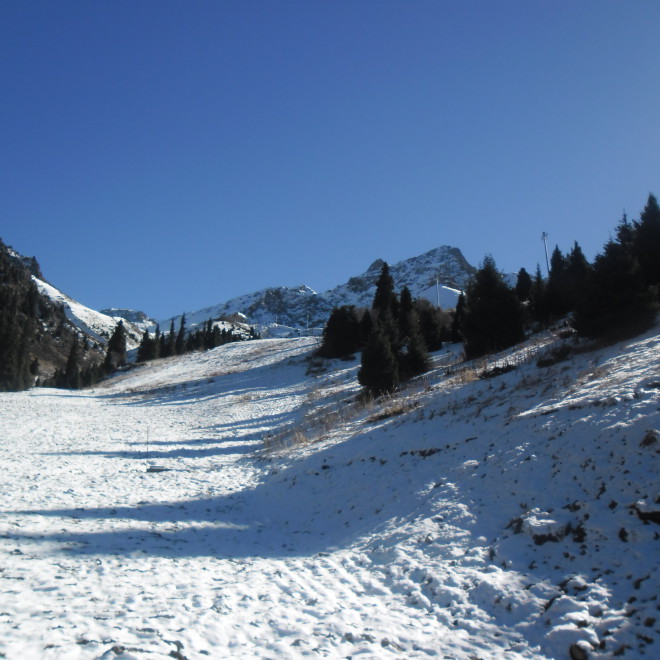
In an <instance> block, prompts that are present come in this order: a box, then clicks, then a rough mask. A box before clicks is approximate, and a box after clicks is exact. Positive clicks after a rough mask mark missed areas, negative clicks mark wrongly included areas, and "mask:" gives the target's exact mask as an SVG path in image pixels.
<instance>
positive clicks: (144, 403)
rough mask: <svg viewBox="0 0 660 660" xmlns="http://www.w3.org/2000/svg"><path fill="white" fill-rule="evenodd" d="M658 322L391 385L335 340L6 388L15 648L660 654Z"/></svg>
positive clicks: (549, 343) (166, 653)
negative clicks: (577, 349)
mask: <svg viewBox="0 0 660 660" xmlns="http://www.w3.org/2000/svg"><path fill="white" fill-rule="evenodd" d="M657 332H658V329H657V328H656V329H655V330H654V331H653V332H651V333H648V334H647V335H644V336H642V337H640V338H638V339H636V340H634V341H630V342H626V343H622V344H618V345H616V346H613V347H609V348H606V349H601V350H599V351H596V352H584V353H578V354H575V355H573V356H572V357H569V359H568V360H566V361H563V362H559V363H557V364H555V365H552V366H549V367H546V368H539V367H537V366H536V359H537V358H538V357H539V356H540V355H546V354H548V352H549V351H550V350H551V349H552V347H553V345H555V344H557V342H559V341H561V340H559V339H557V338H556V337H554V336H552V335H546V336H543V337H540V338H537V339H535V340H534V341H532V342H530V344H529V345H527V346H524V347H520V348H519V349H516V350H514V351H509V352H508V353H507V354H506V355H502V356H499V364H500V365H501V364H504V363H508V364H514V363H515V364H517V368H516V369H514V370H512V371H509V372H508V373H505V374H503V375H500V376H497V377H494V378H489V379H485V380H482V379H479V378H477V377H476V376H477V375H478V374H479V373H480V372H481V371H483V369H485V368H488V366H490V367H492V366H493V365H495V364H497V362H496V359H495V358H494V359H493V360H492V361H491V363H490V365H486V364H481V363H480V364H473V365H468V366H467V367H464V368H453V369H450V370H449V372H448V370H447V365H449V364H451V363H452V362H454V361H455V355H454V352H452V351H451V350H450V351H445V352H439V353H437V354H435V356H434V360H435V365H436V366H435V368H434V370H433V372H431V373H430V374H429V375H427V376H425V377H424V378H423V379H421V380H420V381H419V382H418V383H416V384H414V385H413V386H412V387H411V388H410V389H409V390H407V391H405V392H402V393H401V394H400V395H398V396H396V397H393V398H392V399H390V400H387V401H385V402H380V403H364V404H358V403H357V402H356V396H357V394H358V386H357V384H356V371H357V368H358V362H357V361H356V360H353V361H331V362H327V361H326V362H321V361H319V360H317V359H312V358H311V354H312V352H313V350H314V348H315V347H316V342H317V341H318V340H316V339H313V338H298V339H271V340H260V341H252V342H242V343H236V344H227V345H225V346H222V347H219V348H217V349H214V350H213V351H209V352H205V353H198V354H188V355H185V356H181V357H179V358H173V359H169V360H162V361H157V362H153V363H149V364H147V365H145V366H141V367H139V368H136V369H133V370H132V371H129V372H126V373H123V374H121V375H119V376H118V377H116V378H115V379H113V380H111V381H108V382H106V383H104V384H103V386H101V387H97V388H96V389H94V390H85V391H79V392H65V391H58V390H53V389H34V390H31V391H28V392H22V393H6V394H5V393H3V394H0V410H2V413H1V415H0V432H1V433H2V438H3V442H2V444H1V446H0V457H1V459H2V466H3V470H2V473H1V474H0V494H1V499H0V502H1V509H0V555H1V562H0V657H6V658H11V659H21V660H24V659H30V658H35V659H46V660H49V659H55V658H57V659H61V658H66V659H67V660H68V659H72V660H73V659H77V658H80V659H85V660H88V659H92V658H94V659H96V658H104V659H117V658H120V659H128V658H139V659H147V660H151V659H161V658H171V657H174V658H179V659H180V658H187V659H188V660H192V659H193V658H302V657H326V658H345V657H353V658H357V657H364V658H389V657H392V658H433V657H439V658H443V657H448V658H462V659H468V658H475V657H476V658H503V657H505V658H568V657H575V658H579V657H601V656H602V657H611V656H612V655H621V656H623V657H631V658H633V657H634V658H637V657H657V656H656V655H655V654H656V653H657V647H658V644H659V643H660V638H659V636H660V612H659V611H658V607H659V606H660V603H659V601H658V593H659V592H660V589H659V586H660V585H659V584H658V577H659V570H658V566H659V562H658V559H660V555H659V554H658V547H659V543H660V541H659V534H658V531H660V530H659V528H658V524H657V520H658V518H657V516H658V514H657V511H658V510H659V509H660V504H658V501H659V500H658V496H659V486H658V484H659V483H660V480H659V479H658V476H659V471H658V459H659V456H658V454H659V452H660V416H659V406H660V369H659V366H660V337H659V336H658V334H657ZM571 654H572V655H571ZM580 654H584V655H580Z"/></svg>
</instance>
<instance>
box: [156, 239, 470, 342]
mask: <svg viewBox="0 0 660 660" xmlns="http://www.w3.org/2000/svg"><path fill="white" fill-rule="evenodd" d="M382 265H383V262H382V260H380V259H378V260H376V261H375V262H374V263H373V264H371V266H370V267H369V268H368V269H367V271H366V272H365V273H363V274H362V275H359V276H356V277H351V278H350V279H349V280H348V282H346V283H345V284H342V285H340V286H337V287H335V288H334V289H330V290H329V291H326V292H324V293H317V292H316V291H314V290H313V289H311V288H309V287H308V286H305V285H301V286H299V287H295V288H291V287H275V288H268V289H263V290H261V291H257V292H254V293H251V294H247V295H245V296H240V297H238V298H234V299H232V300H229V301H228V302H225V303H220V304H218V305H213V306H210V307H206V308H204V309H202V310H198V311H196V312H192V313H190V314H188V313H187V314H186V324H187V325H188V327H193V326H195V325H198V324H200V323H205V322H206V321H207V320H208V319H209V318H211V319H222V318H224V317H227V316H231V315H233V314H236V313H241V314H243V315H245V317H246V318H247V319H248V322H249V323H252V324H256V325H258V326H260V327H261V328H262V329H266V328H268V327H269V326H273V325H277V326H285V327H287V328H289V329H291V330H296V331H298V332H300V331H305V332H306V333H307V332H309V331H310V329H313V328H316V329H317V333H318V331H320V329H322V328H323V326H324V325H325V323H326V321H327V320H328V317H329V316H330V313H331V312H332V309H333V308H334V307H340V306H341V305H355V306H356V307H370V306H371V303H372V301H373V297H374V293H375V291H376V282H377V280H378V276H379V275H380V271H381V268H382ZM390 272H391V274H392V277H393V279H394V283H395V286H396V287H397V289H398V290H400V289H402V288H403V287H404V286H407V287H408V288H409V289H410V292H411V293H412V295H413V296H414V297H416V298H427V299H428V300H430V301H431V302H433V303H434V304H437V303H438V302H439V303H440V306H441V307H443V308H452V307H455V305H456V300H457V299H458V295H459V293H460V290H462V289H464V288H465V287H466V285H467V282H468V281H469V279H470V277H471V276H472V275H473V273H474V272H475V269H474V268H473V267H472V266H470V264H469V263H468V262H467V261H466V259H465V257H464V256H463V254H462V253H461V251H460V250H459V249H458V248H453V247H449V246H446V245H445V246H442V247H439V248H436V249H434V250H430V251H429V252H426V253H425V254H423V255H421V256H418V257H412V258H410V259H406V260H404V261H401V262H399V263H397V264H394V265H392V266H390ZM179 319H180V317H174V322H175V325H177V324H178V323H179ZM171 320H172V319H167V320H165V321H162V322H161V328H167V327H169V325H170V323H171Z"/></svg>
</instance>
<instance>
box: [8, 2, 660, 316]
mask: <svg viewBox="0 0 660 660" xmlns="http://www.w3.org/2000/svg"><path fill="white" fill-rule="evenodd" d="M659 26H660V2H657V0H633V1H630V2H623V1H622V0H591V1H590V0H581V1H580V2H572V1H569V0H565V1H563V2H555V1H550V0H519V1H513V0H510V1H509V0H500V1H497V2H495V1H492V0H482V1H479V2H477V1H470V0H467V1H460V2H459V1H458V0H446V1H445V0H435V1H432V2H430V1H429V2H426V1H417V0H408V1H403V0H398V1H390V0H379V1H375V0H351V1H342V0H333V1H330V0H325V1H320V0H318V1H317V0H305V1H296V0H261V1H252V0H246V1H240V2H239V1H238V0H235V1H229V2H227V1H225V2H223V1H221V0H217V1H210V0H195V1H184V0H180V1H176V2H175V1H172V0H157V1H156V0H139V1H133V0H113V2H89V1H87V0H77V1H73V0H57V2H53V1H52V0H49V1H42V2H39V1H36V0H25V1H23V0H4V1H3V2H2V3H0V67H1V68H0V89H1V94H2V100H1V102H0V213H1V217H2V221H1V224H0V238H2V239H3V240H4V241H5V243H8V244H9V245H11V246H13V247H14V248H15V249H17V250H18V251H19V252H22V253H24V254H28V255H35V256H36V257H37V258H38V260H39V261H40V263H41V265H42V269H43V271H44V274H45V276H46V278H47V279H49V280H50V281H51V282H52V283H53V284H54V285H55V286H57V287H59V288H60V289H62V290H63V291H64V292H65V293H67V294H69V295H70V296H72V297H74V298H76V299H77V300H79V301H81V302H83V303H84V304H86V305H89V306H91V307H94V308H96V309H100V308H103V307H109V306H116V307H131V308H135V309H143V310H144V311H146V312H147V313H149V314H151V315H153V316H156V317H157V318H165V317H167V316H170V315H173V314H178V313H181V312H182V311H193V310H195V309H198V308H200V307H204V306H207V305H212V304H215V303H218V302H221V301H225V300H227V299H229V298H231V297H234V296H237V295H241V294H244V293H248V292H251V291H254V290H257V289H261V288H264V287H267V286H277V285H286V286H295V285H297V284H303V283H304V284H307V285H309V286H311V287H312V288H313V289H315V290H317V291H323V290H326V289H328V288H331V287H333V286H335V285H337V284H340V283H343V282H345V281H346V280H347V279H348V277H350V276H351V275H355V274H359V273H361V272H363V271H364V270H365V269H366V268H367V267H368V266H369V265H370V263H371V262H372V261H373V260H375V259H376V258H383V259H385V260H386V261H389V262H390V263H395V262H397V261H399V260H401V259H405V258H408V257H411V256H414V255H417V254H421V253H423V252H425V251H427V250H429V249H432V248H434V247H437V246H439V245H443V244H449V245H454V246H457V247H459V248H460V249H461V250H462V251H463V252H464V254H465V256H466V257H467V258H468V260H469V261H470V262H472V263H474V264H475V265H478V264H479V262H480V261H481V260H482V259H483V257H484V256H485V255H486V254H492V255H493V257H494V258H495V261H496V263H497V265H498V266H499V267H500V269H502V270H504V271H507V272H510V271H517V270H518V269H519V268H520V267H522V266H524V267H526V268H527V269H528V270H530V272H531V271H533V270H534V269H535V267H536V264H537V262H540V263H543V261H544V257H543V245H542V242H541V233H542V232H543V231H547V232H548V233H549V235H550V238H549V241H550V248H552V247H553V246H554V245H555V244H558V245H559V246H560V248H562V250H564V251H568V250H569V249H570V247H571V246H572V243H573V241H574V240H577V241H578V242H579V243H580V244H581V246H582V247H583V249H584V251H585V253H586V254H587V256H588V258H590V259H591V258H593V256H594V255H595V253H596V252H597V251H599V250H600V248H601V247H602V245H603V243H604V242H605V240H606V239H607V238H608V236H609V232H610V231H611V230H612V229H613V228H614V227H615V226H616V224H617V222H618V221H619V220H620V218H621V215H622V213H623V210H624V209H625V210H626V211H627V212H628V214H629V216H630V217H633V218H634V217H638V215H639V212H640V211H641V209H642V208H643V206H644V204H645V202H646V198H647V196H648V193H649V192H655V193H656V194H658V195H660V39H659V38H658V29H659Z"/></svg>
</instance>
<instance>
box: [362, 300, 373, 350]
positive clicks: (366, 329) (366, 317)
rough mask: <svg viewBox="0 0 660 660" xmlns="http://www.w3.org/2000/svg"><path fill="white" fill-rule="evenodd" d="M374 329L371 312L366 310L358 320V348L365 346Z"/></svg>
mask: <svg viewBox="0 0 660 660" xmlns="http://www.w3.org/2000/svg"><path fill="white" fill-rule="evenodd" d="M373 329H374V321H373V318H372V316H371V310H369V309H366V310H365V311H364V314H363V315H362V318H361V319H360V346H366V345H367V342H368V341H369V337H371V333H372V332H373Z"/></svg>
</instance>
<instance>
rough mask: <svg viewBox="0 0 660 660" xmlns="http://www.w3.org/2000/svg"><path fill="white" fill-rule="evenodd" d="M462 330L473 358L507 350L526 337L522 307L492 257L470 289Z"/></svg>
mask: <svg viewBox="0 0 660 660" xmlns="http://www.w3.org/2000/svg"><path fill="white" fill-rule="evenodd" d="M461 331H462V334H463V343H464V347H465V353H466V355H467V356H468V357H469V358H474V357H479V356H481V355H485V354H487V353H492V352H495V351H500V350H503V349H505V348H508V347H509V346H513V345H514V344H516V343H518V342H519V341H521V340H522V339H523V337H524V331H523V313H522V306H521V304H520V301H519V300H518V298H517V297H516V294H515V292H514V291H513V289H511V288H510V287H509V286H508V285H507V284H506V282H505V281H504V278H503V276H502V274H501V273H500V272H499V271H498V270H497V267H496V265H495V261H494V260H493V258H492V257H486V258H485V259H484V263H483V265H482V267H481V268H480V269H479V270H478V271H477V273H476V275H475V276H474V279H473V280H472V282H470V284H469V286H468V290H467V295H466V306H465V313H464V317H463V322H462V328H461Z"/></svg>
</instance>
